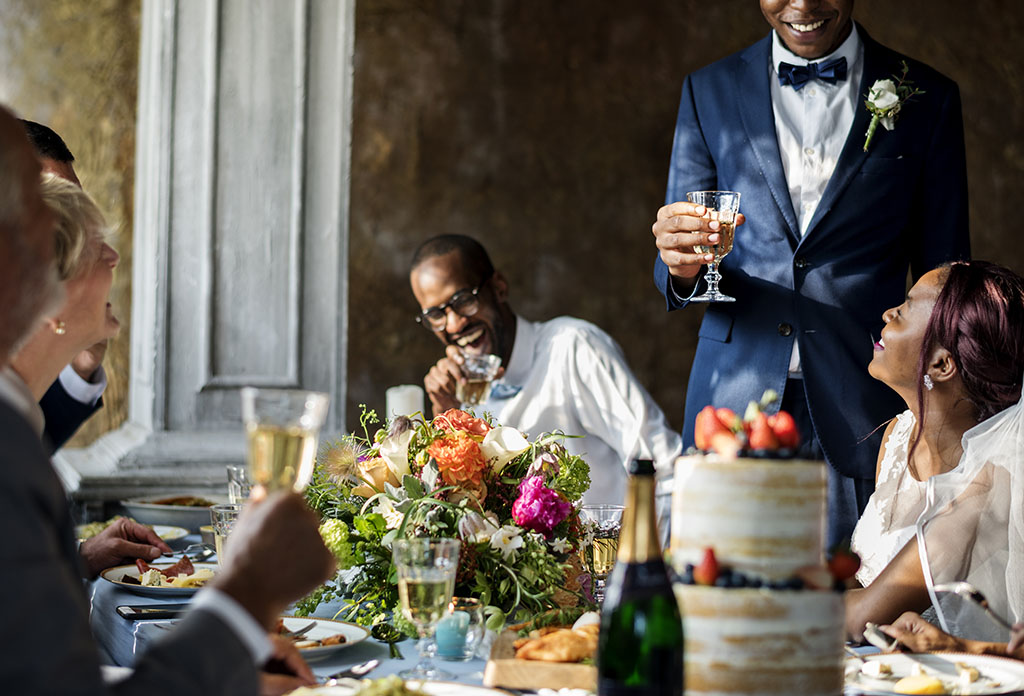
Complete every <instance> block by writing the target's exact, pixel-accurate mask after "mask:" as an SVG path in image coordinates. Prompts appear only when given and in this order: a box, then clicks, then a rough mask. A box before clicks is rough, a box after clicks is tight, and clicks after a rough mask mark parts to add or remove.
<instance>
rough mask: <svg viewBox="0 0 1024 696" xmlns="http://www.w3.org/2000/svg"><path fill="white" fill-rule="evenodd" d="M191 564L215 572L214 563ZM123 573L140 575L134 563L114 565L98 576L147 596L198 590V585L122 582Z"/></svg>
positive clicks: (182, 593)
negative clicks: (167, 585) (146, 584)
mask: <svg viewBox="0 0 1024 696" xmlns="http://www.w3.org/2000/svg"><path fill="white" fill-rule="evenodd" d="M172 565H174V564H173V563H167V564H161V565H153V566H150V567H151V568H169V567H171V566H172ZM193 565H194V566H195V568H196V570H199V569H200V568H206V569H208V570H212V571H213V572H214V574H216V572H217V564H216V563H193ZM125 575H130V576H131V577H133V578H135V579H138V577H139V575H140V573H139V569H138V567H136V566H135V565H122V566H114V567H113V568H107V569H106V570H104V571H103V572H102V573H100V577H101V578H103V579H104V580H106V581H107V582H111V583H113V584H115V585H117V586H118V587H120V588H122V589H125V590H128V591H129V592H134V593H135V594H140V595H145V596H147V597H188V596H190V595H194V594H195V593H196V592H198V591H199V588H198V587H143V586H142V585H133V584H131V583H127V582H122V580H121V579H122V578H123V577H124V576H125Z"/></svg>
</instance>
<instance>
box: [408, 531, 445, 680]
mask: <svg viewBox="0 0 1024 696" xmlns="http://www.w3.org/2000/svg"><path fill="white" fill-rule="evenodd" d="M391 552H392V558H393V559H394V562H395V570H396V571H397V575H398V598H399V600H400V601H401V603H402V614H404V615H405V618H407V619H409V621H412V622H413V623H414V624H416V629H417V631H418V632H419V636H420V641H419V652H420V661H419V662H418V663H416V666H415V667H413V668H412V669H409V670H405V671H404V672H400V673H399V676H400V677H402V678H404V679H421V680H425V679H435V680H436V679H450V678H451V675H450V674H448V673H447V672H443V671H442V670H440V669H438V668H437V667H435V666H434V663H433V661H432V660H431V659H430V655H429V647H430V636H431V635H432V634H433V632H434V627H435V626H436V625H437V622H438V621H440V620H441V618H442V617H443V616H444V615H445V614H446V613H447V611H448V604H449V602H451V600H452V594H453V592H454V590H455V571H456V569H457V568H458V565H459V540H458V539H396V540H395V541H394V543H393V544H392V547H391Z"/></svg>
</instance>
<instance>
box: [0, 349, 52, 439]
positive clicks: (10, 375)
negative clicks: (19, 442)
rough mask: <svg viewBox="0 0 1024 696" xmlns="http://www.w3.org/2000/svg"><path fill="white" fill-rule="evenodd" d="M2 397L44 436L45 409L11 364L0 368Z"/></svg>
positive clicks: (0, 397) (40, 435)
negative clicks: (40, 406) (40, 405)
mask: <svg viewBox="0 0 1024 696" xmlns="http://www.w3.org/2000/svg"><path fill="white" fill-rule="evenodd" d="M0 399H2V400H3V401H6V402H7V404H8V405H9V406H11V408H13V409H14V410H15V411H17V412H18V413H20V414H21V415H22V417H23V418H25V420H27V421H28V422H29V425H31V426H32V429H33V430H34V431H35V432H36V435H38V436H39V437H42V436H43V425H44V423H45V420H44V418H43V409H41V408H39V402H38V401H36V400H35V399H34V398H33V397H32V392H31V391H30V390H29V388H28V385H27V384H25V380H23V379H22V378H21V377H20V376H19V375H18V373H17V372H15V371H14V370H13V369H12V368H11V366H10V365H8V366H6V367H4V368H3V369H2V370H0Z"/></svg>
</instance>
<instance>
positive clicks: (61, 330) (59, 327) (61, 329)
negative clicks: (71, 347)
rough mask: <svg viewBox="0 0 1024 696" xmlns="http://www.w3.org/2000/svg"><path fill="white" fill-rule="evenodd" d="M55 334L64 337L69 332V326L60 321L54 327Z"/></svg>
mask: <svg viewBox="0 0 1024 696" xmlns="http://www.w3.org/2000/svg"><path fill="white" fill-rule="evenodd" d="M53 332H54V333H55V334H57V335H58V336H63V335H64V334H66V333H67V332H68V325H67V324H65V323H64V322H62V321H60V320H58V321H57V324H56V325H55V326H54V327H53Z"/></svg>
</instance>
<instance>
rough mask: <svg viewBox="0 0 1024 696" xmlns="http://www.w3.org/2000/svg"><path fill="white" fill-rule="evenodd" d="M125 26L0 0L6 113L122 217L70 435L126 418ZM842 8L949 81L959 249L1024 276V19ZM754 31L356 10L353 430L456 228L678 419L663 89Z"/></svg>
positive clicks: (394, 6)
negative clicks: (958, 125) (101, 327)
mask: <svg viewBox="0 0 1024 696" xmlns="http://www.w3.org/2000/svg"><path fill="white" fill-rule="evenodd" d="M281 1H282V2H286V1H287V0H281ZM138 12H139V5H138V0H92V1H91V2H88V3H85V2H80V1H76V0H44V1H42V2H39V1H34V0H0V100H2V101H4V102H5V103H8V104H11V105H13V106H14V107H15V108H16V109H18V110H19V111H20V112H21V113H22V114H23V115H25V116H26V117H28V118H33V119H35V120H39V121H43V122H46V123H49V124H51V125H53V126H54V127H55V128H56V129H57V130H58V131H59V132H61V133H62V134H63V135H64V136H65V137H66V139H67V141H68V143H69V144H70V145H71V147H72V149H73V150H74V151H75V154H76V155H77V156H78V158H79V164H78V168H79V171H80V172H81V176H82V180H83V182H84V183H85V185H86V188H88V189H89V190H90V191H91V192H92V193H93V194H94V195H95V196H96V197H97V198H98V199H99V201H100V204H101V206H102V207H103V209H104V210H105V211H107V213H108V215H109V216H110V218H111V220H112V222H115V223H121V227H119V228H118V232H117V233H116V235H115V242H116V246H117V248H118V250H119V251H120V252H121V255H122V261H121V267H120V269H119V272H118V274H117V279H116V283H115V290H114V303H115V305H116V307H117V311H118V315H119V316H120V317H121V320H122V324H123V328H122V332H121V335H120V337H119V338H118V339H117V340H116V341H115V342H114V344H113V346H112V348H111V354H110V358H109V359H108V368H109V372H110V373H111V387H110V389H109V390H108V394H107V396H106V400H107V403H108V408H106V409H104V410H103V411H102V412H101V415H99V416H97V417H96V418H95V419H94V421H93V422H92V423H91V424H90V425H89V426H88V429H87V432H86V433H85V435H84V436H80V438H81V439H80V440H79V442H82V441H88V440H90V439H92V437H94V434H95V433H96V432H97V431H99V430H100V429H106V428H107V427H110V426H113V425H116V424H118V423H120V422H121V420H123V418H124V414H125V409H124V399H125V393H124V390H125V386H126V384H127V369H128V355H127V348H128V340H127V332H128V325H127V324H128V319H129V316H130V307H129V296H128V290H129V288H128V285H129V281H130V275H131V274H130V261H131V257H130V247H129V241H130V239H129V237H130V232H129V229H128V224H129V223H130V221H131V204H132V196H131V180H132V163H131V162H132V160H131V157H132V149H133V138H134V125H133V121H134V110H135V72H136V59H137V41H138V39H137V37H138ZM855 16H856V17H857V18H858V19H859V20H860V21H862V22H863V23H864V24H865V25H866V26H867V28H868V30H869V31H870V32H871V34H872V35H873V36H874V37H875V38H876V39H878V40H880V41H882V42H883V43H886V44H888V45H890V46H892V47H894V48H897V49H899V50H902V51H903V52H904V53H907V54H909V55H911V56H914V57H915V58H919V59H921V60H924V61H925V62H928V63H930V64H932V65H933V66H935V67H936V68H938V69H939V70H941V71H943V72H945V73H946V74H947V75H950V76H951V77H953V78H954V79H956V80H957V81H958V82H959V84H960V87H961V91H962V96H963V101H964V116H965V120H966V124H967V146H968V165H969V168H970V187H971V188H970V190H971V195H972V204H971V224H972V236H973V239H974V247H975V255H976V256H978V257H980V258H988V259H992V260H997V261H1001V262H1002V263H1005V264H1007V265H1009V266H1011V267H1012V268H1014V269H1015V270H1017V271H1018V272H1024V247H1022V246H1021V245H1020V244H1017V243H1015V233H1016V231H1017V229H1018V227H1019V225H1018V223H1017V222H1016V220H1015V215H1014V213H1015V212H1016V211H1015V203H1016V201H1017V199H1018V198H1019V196H1020V192H1021V191H1022V190H1024V185H1022V184H1024V138H1022V124H1021V121H1022V119H1024V85H1022V79H1024V78H1022V69H1024V61H1022V58H1021V51H1020V48H1019V42H1020V40H1021V38H1022V37H1024V26H1022V25H1024V5H1021V4H1020V3H1018V2H1016V0H1001V1H1000V0H979V1H978V2H975V3H972V4H971V6H970V8H969V9H968V10H966V11H965V6H964V4H963V3H954V2H951V1H950V0H901V1H900V2H891V1H889V0H859V1H858V3H857V8H856V12H855ZM766 31H767V25H766V24H765V23H764V21H763V19H762V18H761V15H760V12H759V10H758V7H757V2H755V0H708V1H706V2H696V1H695V0H679V1H678V2H667V1H660V0H659V1H656V0H635V1H634V2H628V3H627V2H622V1H621V0H557V1H555V2H552V1H551V0H445V1H428V0H358V2H357V34H356V81H355V106H354V114H355V116H354V119H355V123H354V129H355V132H354V138H353V174H352V213H351V225H352V242H351V253H352V260H353V263H352V268H351V271H350V282H351V289H352V290H351V292H352V316H353V320H352V325H351V332H350V336H349V352H350V356H349V372H350V399H349V404H348V414H349V415H348V423H349V425H350V426H351V427H354V426H355V424H356V414H357V413H358V406H357V404H359V403H366V404H369V405H370V406H371V407H375V408H377V409H378V410H380V411H382V410H383V404H384V396H383V394H384V389H385V388H386V387H388V386H389V385H392V384H399V383H405V382H412V383H418V382H419V381H420V380H421V378H422V375H423V373H424V372H425V371H426V369H427V368H428V367H429V366H430V365H431V364H432V363H433V361H434V360H435V359H436V358H437V357H438V355H439V347H438V346H437V344H436V342H435V341H434V339H433V338H432V337H431V336H428V335H427V334H426V332H425V331H423V330H422V329H421V328H419V327H418V326H416V325H415V324H413V323H412V321H411V319H410V317H411V315H412V313H413V312H414V311H415V310H416V305H415V303H414V302H413V299H412V295H411V293H410V292H409V290H408V282H407V277H406V270H407V269H406V265H407V262H408V258H409V256H410V255H411V253H412V251H413V249H414V248H415V246H416V245H417V244H418V243H419V242H420V241H422V240H423V239H425V238H426V237H428V236H430V235H433V234H435V233H439V232H446V231H452V232H465V233H469V234H474V235H477V236H479V237H480V238H481V239H482V240H483V241H484V243H485V244H486V245H487V246H488V247H489V248H490V250H491V252H492V255H493V256H494V258H495V261H496V262H497V263H498V264H499V266H501V267H502V268H503V269H504V271H505V272H506V274H507V275H508V276H509V277H510V279H511V281H512V292H513V295H512V301H513V306H514V307H515V308H516V309H517V310H518V311H519V312H521V313H522V314H524V315H526V316H528V317H530V318H534V319H544V318H548V317H551V316H555V315H558V314H573V315H577V316H581V317H584V318H586V319H589V320H592V321H594V322H596V323H598V324H600V325H601V326H603V327H604V328H605V329H607V330H608V331H609V332H610V333H611V334H612V335H613V336H614V337H615V338H616V339H617V340H618V341H619V342H620V343H621V344H622V345H623V347H624V349H625V351H626V353H627V355H628V357H629V359H630V361H631V362H632V364H633V366H634V368H635V370H636V372H637V373H638V374H639V375H640V377H641V379H642V381H643V382H644V383H645V384H646V385H647V386H648V387H649V388H650V390H651V391H652V393H653V394H654V395H655V397H656V398H657V399H658V401H659V402H660V403H661V405H662V406H663V408H664V409H665V411H666V414H667V415H668V417H669V420H670V422H671V423H672V424H673V426H676V427H679V426H681V419H682V404H683V390H684V387H685V383H686V376H687V371H688V369H689V364H690V359H691V356H692V353H693V349H694V345H695V334H696V326H697V324H698V323H699V319H700V310H694V311H687V312H683V313H676V314H674V315H672V316H669V315H668V314H667V313H665V312H664V310H663V305H662V303H661V301H660V300H659V297H658V295H657V293H656V292H655V290H654V289H653V284H652V282H651V262H652V259H653V256H654V248H653V244H652V237H651V235H650V232H649V230H650V224H651V222H652V221H653V216H654V213H655V211H656V209H657V207H658V206H659V205H660V203H661V200H662V196H663V191H664V184H665V174H666V171H667V163H668V156H669V150H670V143H671V135H672V126H673V123H674V119H675V110H676V106H677V104H678V96H679V86H680V84H681V82H682V79H683V77H684V76H685V75H686V73H688V72H690V71H692V70H694V69H696V68H698V67H700V66H702V65H705V64H706V63H709V62H711V61H713V60H715V59H716V58H719V57H721V56H724V55H726V54H727V53H730V52H732V51H734V50H738V49H739V48H742V47H743V46H746V45H747V44H749V43H751V42H752V41H754V40H756V39H757V38H759V37H761V36H762V35H764V33H765V32H766ZM323 359H325V360H330V359H333V358H332V356H324V357H323Z"/></svg>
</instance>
